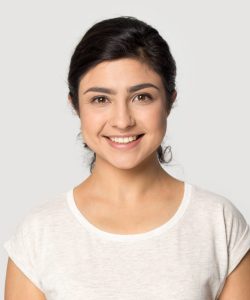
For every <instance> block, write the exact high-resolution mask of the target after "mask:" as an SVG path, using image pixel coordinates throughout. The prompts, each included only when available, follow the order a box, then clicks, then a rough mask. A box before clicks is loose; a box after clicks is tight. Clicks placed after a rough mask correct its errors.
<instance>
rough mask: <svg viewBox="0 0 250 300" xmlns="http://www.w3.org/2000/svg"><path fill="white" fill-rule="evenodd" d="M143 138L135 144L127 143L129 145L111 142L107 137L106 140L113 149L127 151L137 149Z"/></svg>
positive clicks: (134, 142)
mask: <svg viewBox="0 0 250 300" xmlns="http://www.w3.org/2000/svg"><path fill="white" fill-rule="evenodd" d="M143 136H144V135H143ZM143 136H141V137H140V138H139V139H137V140H135V141H133V142H130V143H127V144H121V143H120V144H119V143H116V142H113V141H112V140H110V139H109V138H106V137H105V139H106V140H107V142H108V143H109V145H110V146H112V147H113V148H116V149H126V150H127V149H131V148H134V147H136V146H137V145H138V144H139V143H140V141H141V139H142V137H143Z"/></svg>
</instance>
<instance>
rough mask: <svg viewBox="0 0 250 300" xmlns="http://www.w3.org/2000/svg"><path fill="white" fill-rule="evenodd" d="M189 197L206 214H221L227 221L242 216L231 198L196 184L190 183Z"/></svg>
mask: <svg viewBox="0 0 250 300" xmlns="http://www.w3.org/2000/svg"><path fill="white" fill-rule="evenodd" d="M191 198H192V201H193V204H194V205H195V207H196V208H197V209H200V210H204V212H206V213H207V214H208V215H221V216H223V217H224V218H225V219H226V221H227V222H230V221H232V219H233V218H234V217H235V218H242V217H243V215H242V213H241V212H240V211H239V209H238V208H237V206H236V205H235V204H234V203H233V201H232V199H229V198H228V197H226V196H224V195H222V194H219V193H217V192H214V191H212V190H208V189H206V188H204V187H201V186H198V185H196V184H192V192H191Z"/></svg>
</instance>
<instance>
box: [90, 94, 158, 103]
mask: <svg viewBox="0 0 250 300" xmlns="http://www.w3.org/2000/svg"><path fill="white" fill-rule="evenodd" d="M137 96H146V97H147V98H148V99H149V101H152V100H153V97H152V96H151V95H150V94H147V93H144V94H139V95H136V96H135V97H137ZM100 98H105V99H107V97H106V96H96V97H94V98H93V99H92V101H91V102H92V103H97V104H105V103H104V102H97V101H96V100H98V99H100ZM145 101H147V100H142V102H145Z"/></svg>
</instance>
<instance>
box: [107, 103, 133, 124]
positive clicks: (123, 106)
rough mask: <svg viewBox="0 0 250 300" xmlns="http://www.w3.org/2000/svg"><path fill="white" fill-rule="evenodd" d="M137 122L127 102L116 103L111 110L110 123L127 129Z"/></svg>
mask: <svg viewBox="0 0 250 300" xmlns="http://www.w3.org/2000/svg"><path fill="white" fill-rule="evenodd" d="M134 123H135V120H134V117H133V115H132V112H131V110H130V108H129V107H128V104H127V103H124V102H122V101H121V102H120V103H116V104H115V105H114V106H113V108H112V112H111V118H110V124H111V126H115V127H117V128H119V129H126V128H127V127H130V126H133V125H134Z"/></svg>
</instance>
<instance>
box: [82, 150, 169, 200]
mask: <svg viewBox="0 0 250 300" xmlns="http://www.w3.org/2000/svg"><path fill="white" fill-rule="evenodd" d="M172 178H173V177H172V176H170V175H169V174H168V173H167V172H166V171H165V170H164V169H163V168H162V167H161V165H160V163H159V161H158V159H157V156H156V153H153V154H152V156H151V157H149V158H148V159H147V160H146V161H144V162H143V163H141V164H140V165H138V166H137V167H135V168H132V169H119V168H115V167H114V166H113V165H111V164H109V163H108V162H107V161H104V160H102V159H100V158H99V157H98V156H97V157H96V162H95V166H94V168H93V171H92V174H91V175H90V176H89V177H88V179H87V180H86V184H87V185H88V186H89V187H91V190H92V191H93V193H94V194H95V195H97V196H100V198H105V199H106V200H107V201H109V202H112V203H116V204H121V205H123V204H126V205H134V204H136V203H140V201H142V199H145V198H149V197H151V196H152V195H153V194H154V192H159V190H162V189H163V188H164V189H166V188H167V187H166V185H168V183H169V184H170V181H171V179H172Z"/></svg>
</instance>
